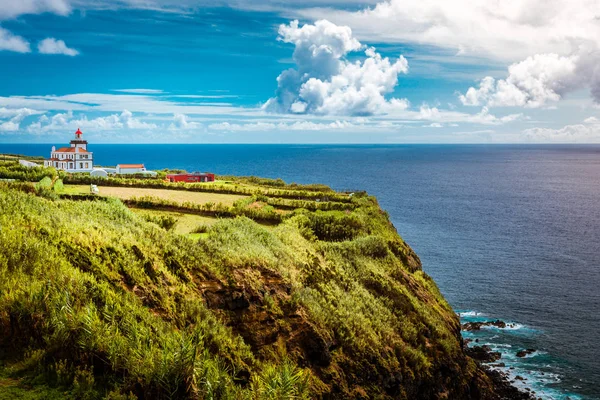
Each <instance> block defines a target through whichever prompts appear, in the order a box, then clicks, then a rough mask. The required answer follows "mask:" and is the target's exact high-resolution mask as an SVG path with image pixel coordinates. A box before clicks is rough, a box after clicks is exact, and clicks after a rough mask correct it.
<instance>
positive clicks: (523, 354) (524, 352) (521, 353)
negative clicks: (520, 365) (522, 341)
mask: <svg viewBox="0 0 600 400" xmlns="http://www.w3.org/2000/svg"><path fill="white" fill-rule="evenodd" d="M535 351H536V350H535V349H526V350H519V351H517V357H521V358H522V357H526V356H528V355H529V354H533V353H535Z"/></svg>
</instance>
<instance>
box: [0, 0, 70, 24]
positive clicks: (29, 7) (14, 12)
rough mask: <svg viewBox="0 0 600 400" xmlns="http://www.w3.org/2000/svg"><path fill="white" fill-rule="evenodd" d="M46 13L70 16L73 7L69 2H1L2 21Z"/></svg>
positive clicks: (43, 0)
mask: <svg viewBox="0 0 600 400" xmlns="http://www.w3.org/2000/svg"><path fill="white" fill-rule="evenodd" d="M45 12H51V13H54V14H58V15H68V14H69V13H70V12H71V6H70V5H69V2H68V1H67V0H0V20H3V19H12V18H16V17H18V16H20V15H23V14H42V13H45Z"/></svg>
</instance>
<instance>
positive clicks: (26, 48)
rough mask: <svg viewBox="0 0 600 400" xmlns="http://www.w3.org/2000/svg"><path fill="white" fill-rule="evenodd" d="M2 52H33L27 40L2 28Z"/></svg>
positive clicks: (0, 46) (0, 48)
mask: <svg viewBox="0 0 600 400" xmlns="http://www.w3.org/2000/svg"><path fill="white" fill-rule="evenodd" d="M1 8H2V7H0V9H1ZM2 50H6V51H15V52H17V53H29V52H31V47H30V45H29V42H28V41H27V40H25V39H24V38H22V37H21V36H16V35H13V34H12V33H10V32H9V31H7V30H6V29H4V28H2V27H1V26H0V51H2Z"/></svg>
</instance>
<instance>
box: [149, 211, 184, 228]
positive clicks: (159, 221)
mask: <svg viewBox="0 0 600 400" xmlns="http://www.w3.org/2000/svg"><path fill="white" fill-rule="evenodd" d="M144 219H145V220H146V221H148V222H152V223H154V224H156V225H158V226H160V227H161V228H163V229H164V230H166V231H170V230H171V229H173V228H174V227H175V225H176V224H177V218H175V217H173V216H171V215H157V216H154V215H149V214H148V215H145V216H144Z"/></svg>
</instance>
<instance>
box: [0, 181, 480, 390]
mask: <svg viewBox="0 0 600 400" xmlns="http://www.w3.org/2000/svg"><path fill="white" fill-rule="evenodd" d="M353 203H355V205H357V206H358V207H357V208H356V209H355V210H354V211H352V212H350V211H348V212H317V213H309V212H305V213H300V214H298V215H296V216H294V217H292V218H288V219H286V220H285V221H284V222H283V223H281V224H280V225H278V226H277V227H275V228H274V229H273V228H270V229H267V228H265V227H262V226H260V225H259V224H257V223H255V222H253V221H251V220H249V219H247V218H236V219H230V220H219V221H218V222H217V223H216V224H214V225H213V226H212V227H211V228H210V230H209V231H208V233H207V234H204V235H203V236H202V237H200V239H199V240H197V241H196V240H190V239H188V238H186V237H184V236H181V235H178V234H176V233H174V232H166V231H164V230H162V229H160V228H159V227H157V226H156V225H154V224H152V223H149V222H147V221H145V220H144V219H143V218H142V217H140V216H139V215H136V214H135V213H133V212H131V211H130V210H128V209H127V208H126V207H124V206H123V205H122V204H121V203H120V202H119V201H117V200H114V201H112V200H111V201H108V202H73V201H66V200H62V201H49V200H46V199H43V198H39V197H35V196H33V195H30V194H25V193H21V192H17V191H14V190H10V189H6V188H5V189H0V228H1V229H0V338H1V339H0V359H2V360H3V361H2V363H3V364H4V365H6V366H8V371H10V375H9V376H10V377H11V379H12V378H14V377H15V376H19V377H20V379H21V381H20V382H21V383H22V384H24V385H30V386H24V387H26V388H28V387H31V385H33V387H34V388H35V387H38V388H39V387H48V386H49V387H52V388H53V389H48V390H58V389H56V388H60V390H62V393H64V392H65V391H67V392H68V393H69V395H70V396H72V397H75V398H99V397H103V396H107V395H108V396H110V397H112V398H126V395H131V396H137V397H145V398H180V397H189V398H232V399H233V398H235V399H243V398H254V399H259V398H294V397H296V398H309V397H310V398H314V397H326V398H367V397H370V398H392V397H393V398H452V399H454V398H476V397H478V396H480V395H485V390H486V386H485V385H486V384H485V382H484V381H482V380H481V379H482V378H480V373H479V372H478V371H477V369H476V367H475V365H474V364H473V362H472V361H470V360H469V359H468V358H466V357H465V356H464V355H463V353H462V350H461V345H460V334H459V323H458V320H457V317H456V316H455V314H454V313H453V312H452V310H451V308H450V307H449V305H448V304H447V303H446V302H445V300H444V299H443V298H442V296H441V295H440V293H439V292H438V290H437V288H436V286H435V284H434V283H433V281H432V280H431V279H430V278H429V277H428V276H427V275H426V274H424V273H423V272H422V271H421V270H420V266H419V262H418V258H416V256H415V255H414V254H413V253H412V250H410V248H408V246H406V245H405V244H404V242H403V241H402V240H401V238H400V237H399V236H398V235H397V234H396V232H395V230H394V228H393V226H392V225H391V224H390V222H389V220H388V218H387V215H386V214H385V213H383V212H382V211H381V210H380V209H379V207H378V205H377V203H376V201H375V200H374V199H373V198H356V199H354V200H353ZM348 226H352V227H353V228H352V230H351V232H350V234H349V235H346V234H347V229H348ZM340 232H341V233H340ZM340 234H343V235H346V236H348V237H347V239H351V240H344V241H331V240H330V239H331V238H336V239H339V238H340V236H339V235H340ZM343 235H342V237H344V236H343ZM320 239H324V240H320ZM6 379H8V378H6ZM37 385H42V386H37ZM13 386H14V385H13ZM482 393H483V394H482ZM484 397H485V396H484Z"/></svg>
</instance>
